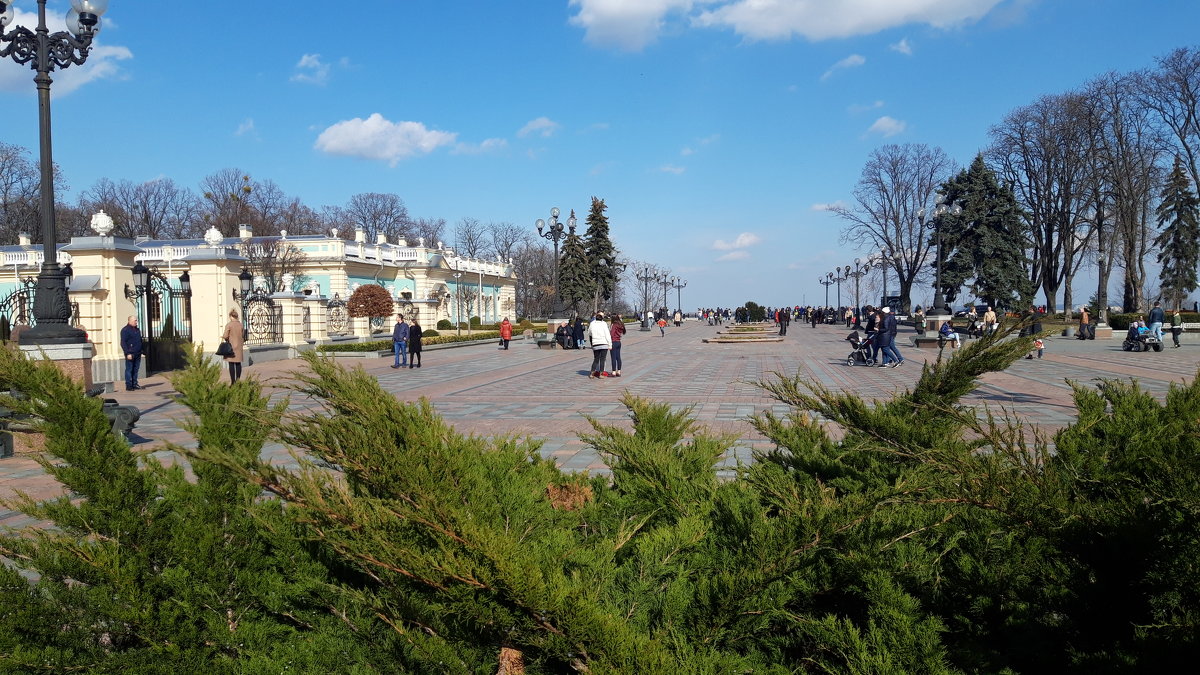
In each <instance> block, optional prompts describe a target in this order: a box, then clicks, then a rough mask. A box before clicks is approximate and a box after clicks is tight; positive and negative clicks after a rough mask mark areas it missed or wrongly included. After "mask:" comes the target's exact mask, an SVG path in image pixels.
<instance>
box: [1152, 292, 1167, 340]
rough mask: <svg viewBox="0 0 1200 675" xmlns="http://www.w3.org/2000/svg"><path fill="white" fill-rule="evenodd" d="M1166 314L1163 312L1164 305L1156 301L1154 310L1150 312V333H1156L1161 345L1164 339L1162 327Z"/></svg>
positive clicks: (1155, 335)
mask: <svg viewBox="0 0 1200 675" xmlns="http://www.w3.org/2000/svg"><path fill="white" fill-rule="evenodd" d="M1166 318H1167V317H1166V313H1165V312H1163V308H1162V303H1161V302H1159V301H1158V300H1155V301H1154V308H1153V309H1151V310H1150V316H1149V321H1150V332H1151V333H1154V337H1156V338H1158V341H1159V342H1160V343H1161V342H1162V339H1163V334H1162V325H1163V321H1164V320H1165V319H1166Z"/></svg>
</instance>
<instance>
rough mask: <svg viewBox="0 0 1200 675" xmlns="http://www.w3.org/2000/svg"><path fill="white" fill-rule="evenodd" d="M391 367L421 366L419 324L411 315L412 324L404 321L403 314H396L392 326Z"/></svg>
mask: <svg viewBox="0 0 1200 675" xmlns="http://www.w3.org/2000/svg"><path fill="white" fill-rule="evenodd" d="M392 354H393V355H394V356H395V357H396V358H395V359H394V360H393V361H392V367H393V368H402V367H404V366H408V367H409V368H420V367H421V324H420V323H419V322H418V321H417V317H415V316H414V317H413V321H412V324H408V323H406V322H405V321H404V315H403V314H397V315H396V326H395V327H394V328H392Z"/></svg>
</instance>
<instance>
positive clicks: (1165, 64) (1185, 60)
mask: <svg viewBox="0 0 1200 675" xmlns="http://www.w3.org/2000/svg"><path fill="white" fill-rule="evenodd" d="M1157 62H1158V67H1157V68H1154V69H1151V70H1147V71H1144V72H1142V73H1140V74H1139V75H1138V76H1137V77H1136V78H1135V79H1134V82H1135V83H1136V87H1135V89H1134V91H1135V93H1136V96H1137V99H1138V102H1139V103H1140V104H1141V106H1142V107H1144V108H1146V109H1147V110H1150V111H1152V112H1153V113H1154V114H1155V116H1156V117H1157V118H1158V121H1159V122H1160V123H1161V124H1162V125H1164V126H1165V127H1166V128H1167V129H1168V130H1169V131H1170V134H1171V136H1172V138H1173V140H1174V142H1175V145H1176V146H1177V147H1176V149H1177V152H1178V153H1179V154H1180V155H1182V157H1183V159H1184V164H1186V165H1187V167H1188V171H1189V173H1190V174H1191V179H1192V185H1200V48H1196V47H1183V48H1180V49H1176V50H1175V51H1173V52H1171V53H1170V54H1167V55H1166V56H1164V57H1162V58H1159V59H1157Z"/></svg>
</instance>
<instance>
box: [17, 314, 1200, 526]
mask: <svg viewBox="0 0 1200 675" xmlns="http://www.w3.org/2000/svg"><path fill="white" fill-rule="evenodd" d="M717 330H719V329H718V328H717V327H715V326H707V325H705V324H704V323H702V322H700V323H698V322H685V323H684V325H683V326H682V327H679V328H676V327H674V326H670V327H668V329H667V335H666V337H660V336H659V332H658V330H657V328H655V329H654V330H652V331H649V332H642V331H639V330H638V329H637V328H636V327H634V326H631V329H630V332H628V333H627V334H626V336H625V339H624V341H623V345H624V346H623V348H622V357H623V361H624V367H623V368H622V377H620V378H602V379H588V377H587V374H588V370H589V367H590V365H591V352H590V350H566V351H564V350H543V349H537V348H536V346H535V345H534V344H533V343H532V342H525V341H516V342H513V343H512V347H511V349H509V350H507V351H502V350H498V349H496V346H495V343H488V344H480V345H472V346H467V347H459V348H454V349H437V350H427V351H426V352H425V353H424V359H423V367H422V368H419V369H408V368H401V369H395V370H394V369H392V368H390V367H389V366H390V365H391V363H392V358H391V356H388V357H385V358H372V359H346V360H345V361H344V362H345V363H346V365H348V366H349V367H355V366H361V367H363V368H365V369H366V371H367V372H369V373H371V374H372V375H374V376H375V377H376V378H377V379H378V380H379V382H380V384H381V385H382V386H383V388H384V389H385V390H387V391H388V392H390V393H392V394H393V395H394V396H396V397H397V398H399V399H401V400H405V401H415V400H417V399H419V398H421V397H424V398H427V399H428V400H429V401H430V402H431V403H432V404H433V405H434V407H435V408H436V409H437V410H438V412H439V413H441V414H442V415H443V416H444V417H445V418H446V420H447V421H449V422H450V423H451V424H452V425H454V426H455V427H456V428H457V429H458V430H459V431H461V432H464V433H476V434H485V435H499V434H514V435H518V436H529V437H532V438H536V439H539V440H541V441H542V442H543V446H542V454H543V455H544V456H546V457H552V458H553V459H554V460H555V461H556V462H558V464H559V465H560V466H562V467H563V468H565V469H567V470H572V471H582V470H589V471H591V472H593V473H605V472H607V469H606V467H605V465H604V463H603V461H602V459H601V458H600V457H599V456H598V455H597V454H596V453H595V452H594V451H593V450H592V449H590V448H587V447H585V446H584V444H583V443H582V442H580V441H579V439H578V434H579V433H580V432H584V431H589V430H590V429H591V427H590V425H589V424H588V422H587V420H586V419H585V418H584V416H585V415H587V416H591V417H593V418H596V419H599V420H601V421H603V422H607V423H617V424H628V423H629V417H628V413H627V411H626V410H625V408H624V407H623V406H622V405H621V404H620V397H621V395H622V393H623V392H625V391H629V392H631V393H633V394H635V395H638V396H642V397H645V398H649V399H654V400H658V401H663V402H666V403H669V404H670V405H671V406H672V407H674V408H676V409H682V408H685V407H689V406H690V407H691V408H692V410H693V414H694V415H695V417H696V418H697V419H698V421H699V422H701V423H702V424H704V425H706V426H707V427H709V428H710V429H712V430H713V431H716V432H728V433H733V434H736V435H737V436H738V437H739V438H740V439H741V440H740V441H739V443H738V444H737V446H736V447H735V448H734V450H733V451H732V452H731V453H729V455H728V456H727V457H726V458H725V459H724V460H723V464H724V466H725V468H726V470H728V468H729V467H733V466H736V464H737V463H738V462H746V461H749V459H750V457H751V454H752V453H753V452H754V451H755V450H759V449H766V448H769V447H770V443H769V442H768V441H766V440H765V439H764V438H763V437H762V436H761V435H759V434H757V433H756V432H755V431H754V429H753V428H752V427H751V426H750V424H749V423H748V422H747V418H748V417H749V416H750V415H752V414H755V413H759V412H763V411H766V410H771V411H773V412H775V413H777V414H785V413H787V412H788V409H787V407H786V406H783V405H782V404H779V403H778V402H776V401H774V400H773V399H771V398H769V397H767V396H766V395H764V393H763V392H762V390H761V389H759V388H758V387H756V386H755V383H757V382H762V381H764V380H768V379H770V378H771V377H772V376H773V374H774V373H784V374H788V375H792V374H795V373H796V372H800V373H801V374H802V375H803V376H804V377H807V378H810V379H812V380H814V381H816V382H820V383H821V384H823V385H825V386H827V387H830V388H832V389H836V390H846V391H853V392H855V393H857V394H858V395H860V396H862V397H864V398H867V399H881V398H886V397H889V396H892V395H893V394H895V393H897V392H899V391H903V390H904V389H905V388H908V387H911V386H912V385H913V383H914V382H915V381H916V380H917V378H918V377H920V374H921V365H922V363H923V362H924V361H925V360H927V359H930V360H931V359H934V358H936V357H937V350H930V349H922V350H918V349H914V348H912V347H909V348H905V347H904V346H903V345H906V344H908V339H907V337H908V336H907V335H905V334H902V335H901V336H900V339H899V340H897V343H898V344H899V345H901V347H900V349H901V352H902V353H903V355H904V357H905V363H904V365H902V366H900V367H898V368H867V367H864V366H854V367H851V366H847V365H846V355H847V354H848V353H849V352H850V347H849V345H848V344H847V343H846V342H845V341H844V339H843V338H845V336H846V334H847V331H846V329H844V328H842V327H836V326H818V327H817V328H815V329H813V328H810V327H809V326H808V325H802V324H795V325H793V326H792V327H791V329H790V330H789V331H788V336H787V338H786V339H785V340H784V341H783V342H778V343H758V344H740V345H739V344H705V343H704V342H702V340H703V338H706V337H710V336H712V335H713V334H715V333H716V331H717ZM947 353H950V350H947ZM1198 365H1200V345H1198V346H1190V345H1189V346H1185V347H1184V348H1183V349H1171V350H1167V351H1165V352H1162V353H1153V352H1151V353H1130V352H1123V351H1121V348H1120V340H1119V339H1114V340H1111V341H1094V342H1081V341H1077V340H1072V339H1063V338H1054V339H1050V340H1048V341H1047V348H1046V357H1045V358H1044V359H1041V360H1036V359H1035V360H1031V361H1026V360H1020V361H1017V362H1016V363H1015V364H1013V365H1012V366H1011V367H1010V368H1009V369H1008V370H1006V371H1005V372H1002V373H990V374H988V375H986V376H985V377H984V378H983V381H982V384H981V386H980V387H979V388H978V389H977V390H976V391H975V392H973V393H972V394H971V395H969V396H968V397H967V398H966V400H965V401H964V402H965V403H968V404H976V405H981V404H987V405H992V406H995V405H1003V406H1005V407H1007V408H1011V409H1012V410H1013V411H1014V412H1016V413H1017V414H1018V415H1019V416H1021V417H1022V418H1024V419H1026V420H1028V421H1031V422H1034V423H1036V424H1039V425H1043V426H1044V427H1046V428H1047V429H1048V430H1052V429H1057V428H1059V427H1062V426H1063V425H1065V424H1067V423H1069V422H1070V421H1071V419H1072V418H1073V414H1074V407H1073V405H1072V403H1071V398H1070V397H1071V389H1070V386H1069V385H1068V384H1067V381H1068V380H1071V381H1075V382H1079V383H1081V384H1085V385H1086V384H1091V383H1093V382H1094V381H1095V380H1096V379H1097V378H1116V379H1122V380H1127V379H1130V378H1134V379H1136V380H1137V381H1138V382H1139V384H1140V385H1141V386H1143V387H1144V388H1145V389H1147V390H1149V391H1151V392H1153V393H1154V394H1155V395H1157V396H1159V397H1162V396H1163V395H1165V393H1166V391H1167V387H1168V386H1169V384H1170V383H1172V382H1184V381H1190V380H1191V378H1192V377H1194V375H1195V373H1196V369H1197V366H1198ZM302 366H303V363H302V362H300V361H284V362H274V363H266V364H263V365H255V366H252V367H248V368H247V369H246V371H245V374H246V375H247V376H250V375H252V376H254V377H258V378H261V379H262V380H263V381H264V382H266V383H267V384H268V385H269V386H272V387H274V388H275V393H274V395H275V396H282V395H283V392H282V391H281V390H279V389H278V385H279V384H281V383H282V382H283V381H284V380H286V378H287V374H288V373H289V372H291V371H294V370H296V369H298V368H301V367H302ZM142 384H143V385H144V386H145V389H144V390H142V391H136V392H118V393H117V394H115V398H117V399H118V400H120V401H121V402H122V403H129V404H133V405H136V406H138V408H139V409H141V411H142V419H141V421H140V422H139V423H138V425H137V428H136V430H135V436H134V438H133V439H132V440H133V441H134V447H135V448H136V449H139V450H145V451H150V452H152V453H154V455H155V456H157V457H159V458H161V459H163V460H164V461H174V459H175V458H174V456H173V455H171V454H170V453H167V452H164V451H160V450H156V448H159V447H160V446H162V445H163V444H164V443H166V442H174V443H178V444H180V445H183V446H188V445H189V444H190V443H191V442H192V441H191V439H190V438H189V437H188V436H187V434H185V433H183V432H181V431H180V430H179V429H178V427H177V426H176V422H175V420H177V419H178V418H180V417H182V416H184V415H185V414H186V410H185V409H184V408H183V407H182V406H180V405H179V404H178V403H176V402H175V401H174V392H173V391H172V389H171V386H170V383H169V382H168V381H167V379H166V378H165V377H163V376H161V375H156V376H153V377H149V378H146V379H145V380H144V381H143V382H142ZM308 404H309V402H306V401H301V400H294V401H293V407H295V408H302V407H304V406H305V405H308ZM265 456H266V457H267V458H268V459H270V460H271V461H273V462H279V463H284V464H286V463H290V462H291V461H292V460H291V457H290V456H289V455H288V452H287V449H286V448H284V447H282V446H279V445H272V446H268V447H267V448H266V449H265ZM15 490H24V491H26V492H28V493H30V494H32V495H34V496H35V497H38V498H46V497H51V496H54V495H56V494H58V487H57V485H55V483H54V482H53V481H52V480H50V479H49V478H48V477H47V476H46V475H45V474H44V472H43V471H42V469H41V467H39V466H38V465H37V463H36V462H34V461H33V460H32V459H29V458H27V457H20V456H18V457H13V458H8V459H3V460H0V497H7V496H11V495H12V494H13V492H14V491H15ZM23 524H28V523H25V521H24V517H23V516H21V515H19V514H15V513H13V512H5V511H3V510H0V525H17V526H19V525H23Z"/></svg>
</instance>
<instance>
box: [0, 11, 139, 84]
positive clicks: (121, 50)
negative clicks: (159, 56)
mask: <svg viewBox="0 0 1200 675" xmlns="http://www.w3.org/2000/svg"><path fill="white" fill-rule="evenodd" d="M10 4H11V3H10ZM13 9H15V10H16V14H15V15H14V17H13V22H12V24H10V25H9V28H11V27H12V26H25V27H26V28H29V29H30V30H33V29H35V28H37V24H38V18H37V12H26V11H22V10H21V9H19V8H16V7H14V8H13ZM104 25H105V27H107V28H110V29H111V28H112V26H113V23H112V22H111V21H105V23H104ZM46 26H47V28H49V29H50V32H51V33H56V32H58V31H65V30H66V29H67V23H66V20H65V19H64V17H63V15H61V14H58V15H51V14H49V13H47V16H46ZM104 35H107V33H105V34H104ZM132 58H133V52H131V51H130V50H129V48H128V47H121V46H118V45H107V44H103V38H97V39H96V42H93V43H92V49H91V51H90V52H89V53H88V59H87V61H86V62H85V63H84V64H83V65H82V66H74V65H73V66H71V67H69V68H66V69H63V70H56V71H55V72H54V76H53V77H54V85H53V86H52V87H51V95H54V96H62V95H64V94H69V93H71V92H73V91H75V90H76V89H78V88H80V87H82V86H83V85H85V84H87V83H89V82H94V81H96V80H119V79H124V78H125V73H124V72H123V71H122V70H121V66H120V63H119V62H120V61H127V60H129V59H132ZM0 91H13V92H27V93H30V94H32V93H34V92H36V91H37V89H36V87H35V86H34V84H33V75H32V71H30V70H29V66H28V65H19V64H17V63H16V62H15V61H13V60H12V59H4V61H3V62H2V63H0Z"/></svg>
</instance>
